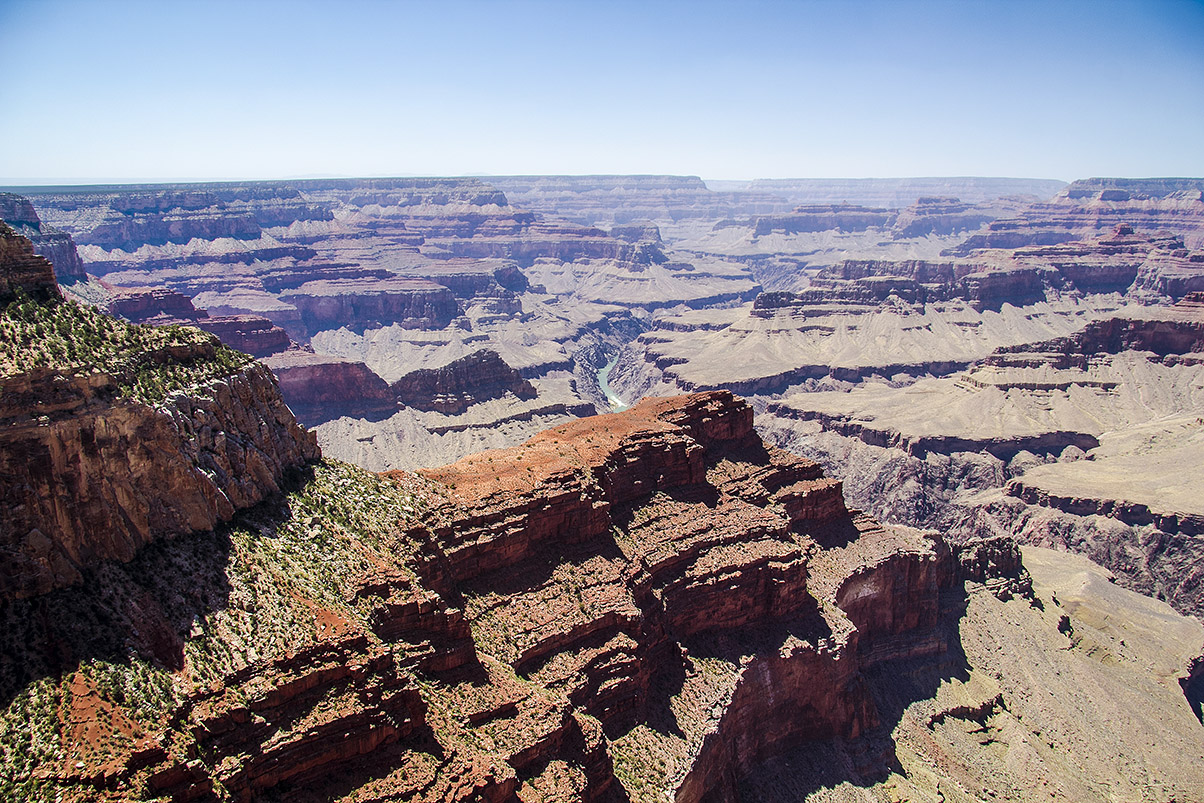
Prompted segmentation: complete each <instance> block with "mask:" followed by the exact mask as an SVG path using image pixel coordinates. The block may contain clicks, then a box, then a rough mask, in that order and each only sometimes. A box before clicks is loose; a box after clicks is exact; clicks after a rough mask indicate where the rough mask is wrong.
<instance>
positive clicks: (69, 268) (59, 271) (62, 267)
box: [0, 192, 88, 284]
mask: <svg viewBox="0 0 1204 803" xmlns="http://www.w3.org/2000/svg"><path fill="white" fill-rule="evenodd" d="M0 221H4V222H6V223H7V224H8V225H9V226H10V227H11V228H12V229H13V230H15V231H16V232H17V233H18V234H20V235H22V236H24V237H28V238H29V241H30V243H32V244H33V250H34V253H36V254H38V255H39V256H43V257H45V258H46V259H47V260H49V261H50V263H51V264H52V265H54V273H55V276H56V277H57V278H58V281H60V282H62V283H63V284H69V283H72V282H77V281H86V280H87V278H88V277H87V275H86V274H85V273H84V263H83V261H82V260H81V259H80V258H79V252H78V251H77V250H76V248H75V241H74V240H72V239H71V235H70V234H68V233H67V232H65V231H60V230H58V229H56V228H54V227H52V226H46V225H43V223H42V221H41V219H39V218H38V213H37V211H36V210H35V209H34V208H33V204H32V203H30V201H29V199H28V198H24V197H22V196H20V195H13V194H12V193H9V192H0Z"/></svg>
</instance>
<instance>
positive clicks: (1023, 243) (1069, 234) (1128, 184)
mask: <svg viewBox="0 0 1204 803" xmlns="http://www.w3.org/2000/svg"><path fill="white" fill-rule="evenodd" d="M1201 183H1202V182H1201V180H1200V179H1198V178H1150V179H1131V178H1090V179H1081V180H1079V181H1075V182H1074V183H1072V184H1070V185H1069V186H1067V187H1066V188H1065V189H1063V190H1062V191H1061V192H1059V193H1058V194H1057V195H1056V196H1054V197H1053V198H1052V199H1050V200H1049V201H1048V202H1046V203H1039V204H1032V205H1031V206H1030V207H1029V208H1027V209H1025V210H1022V211H1021V213H1020V214H1019V215H1015V216H1007V217H1004V218H1001V219H999V220H995V221H993V222H991V223H990V224H988V225H987V226H985V227H984V229H983V231H982V232H979V233H976V234H975V235H973V236H971V237H969V238H967V239H966V240H965V242H964V243H962V244H960V245H958V246H957V247H956V249H955V250H956V252H957V253H962V254H965V253H970V252H973V251H975V250H979V249H985V248H1023V247H1027V246H1049V245H1056V244H1059V243H1065V242H1070V241H1073V240H1083V239H1089V238H1091V237H1092V236H1095V235H1097V234H1098V233H1100V232H1106V231H1109V230H1111V229H1113V228H1115V227H1116V226H1117V225H1128V226H1133V227H1135V228H1138V229H1147V230H1169V231H1173V232H1175V233H1177V234H1179V235H1180V236H1182V237H1184V238H1185V240H1186V242H1187V245H1188V246H1189V247H1192V248H1199V247H1200V246H1201V245H1204V188H1202V187H1201Z"/></svg>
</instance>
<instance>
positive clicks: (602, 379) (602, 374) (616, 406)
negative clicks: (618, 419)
mask: <svg viewBox="0 0 1204 803" xmlns="http://www.w3.org/2000/svg"><path fill="white" fill-rule="evenodd" d="M618 362H619V355H618V354H616V355H615V356H614V357H612V358H611V360H610V362H608V363H606V366H605V367H604V368H602V369H601V370H600V371H598V384H599V385H601V387H602V392H603V393H605V394H606V400H607V401H608V402H610V409H611V410H612V411H613V412H616V413H621V412H623V411H624V410H626V409H627V408H628V407H629V406H630V405H629V404H627V402H625V401H623V400H622V399H620V398H619V397H618V395H617V394H616V393H615V392H614V391H613V390H611V387H610V382H608V381H607V380H608V379H609V378H610V370H611V369H612V368H614V367H615V365H616V364H618Z"/></svg>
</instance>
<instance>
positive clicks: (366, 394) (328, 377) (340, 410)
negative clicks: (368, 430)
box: [264, 349, 397, 426]
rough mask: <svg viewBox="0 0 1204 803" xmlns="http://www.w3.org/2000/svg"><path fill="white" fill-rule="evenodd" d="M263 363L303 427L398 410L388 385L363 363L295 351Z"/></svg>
mask: <svg viewBox="0 0 1204 803" xmlns="http://www.w3.org/2000/svg"><path fill="white" fill-rule="evenodd" d="M264 363H265V364H266V365H267V366H268V367H269V368H271V369H272V373H274V374H275V375H276V378H277V380H279V382H280V393H281V395H283V396H284V398H285V400H286V401H287V402H288V404H289V407H290V408H291V409H292V410H293V411H294V412H295V413H296V414H297V418H298V420H299V421H301V422H302V423H303V424H305V425H306V426H314V425H316V424H320V423H322V422H323V421H329V420H331V419H333V418H338V417H340V416H344V415H350V416H355V417H374V416H379V415H387V414H388V413H391V412H393V411H395V410H396V409H397V398H396V396H395V395H394V393H393V392H392V390H390V388H389V385H388V384H387V383H386V382H385V380H383V379H381V378H380V377H379V376H377V375H376V374H375V373H374V372H373V371H372V370H371V369H369V368H368V366H366V365H364V364H363V363H362V362H355V361H353V360H344V359H340V358H338V357H329V356H326V355H319V354H314V353H312V352H308V351H299V350H295V349H294V350H290V351H283V352H279V353H277V354H273V355H271V356H270V357H268V358H266V359H265V360H264Z"/></svg>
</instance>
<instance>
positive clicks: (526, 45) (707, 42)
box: [0, 0, 1204, 184]
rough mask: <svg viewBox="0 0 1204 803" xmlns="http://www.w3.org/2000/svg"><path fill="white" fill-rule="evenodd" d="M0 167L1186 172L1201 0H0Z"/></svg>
mask: <svg viewBox="0 0 1204 803" xmlns="http://www.w3.org/2000/svg"><path fill="white" fill-rule="evenodd" d="M0 110H2V111H0V183H6V184H13V183H25V182H63V181H68V182H73V181H98V180H100V181H107V180H127V181H128V180H156V179H219V178H279V177H290V176H308V175H405V174H410V175H463V174H476V173H493V174H505V173H678V174H692V175H701V176H703V177H705V178H728V179H739V178H755V177H795V176H816V177H835V176H848V177H863V176H916V175H1000V176H1033V177H1047V178H1061V179H1074V178H1079V177H1085V176H1089V175H1126V176H1150V175H1190V176H1200V175H1204V0H1191V1H1185V0H1174V1H1172V0H1165V1H1160V0H1143V1H1141V2H1109V1H1108V0H1090V2H1082V1H1081V0H1040V2H1028V0H1006V1H1001V2H973V0H962V1H961V2H927V3H919V2H908V1H907V0H881V1H880V2H856V0H846V1H845V2H836V1H835V0H833V1H832V2H801V1H800V2H706V0H701V1H695V2H656V1H655V0H647V1H646V2H622V0H618V1H615V2H612V1H607V2H602V1H601V0H599V1H598V2H572V1H571V0H562V2H507V1H506V0H493V2H484V1H479V2H455V1H454V0H451V1H450V2H449V1H448V0H444V1H443V2H436V1H435V0H431V2H422V3H418V2H413V3H406V2H391V3H386V2H326V3H316V2H290V3H283V2H267V1H266V0H259V1H257V0H241V1H240V2H179V1H178V0H168V1H165V2H150V3H141V2H128V1H126V0H105V2H101V0H92V2H58V1H56V0H38V1H37V2H27V1H26V0H0Z"/></svg>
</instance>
